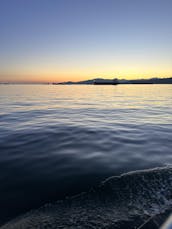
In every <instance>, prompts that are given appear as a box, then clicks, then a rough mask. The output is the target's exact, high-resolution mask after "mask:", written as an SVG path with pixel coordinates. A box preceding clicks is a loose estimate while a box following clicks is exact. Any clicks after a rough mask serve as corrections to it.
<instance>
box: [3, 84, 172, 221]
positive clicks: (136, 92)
mask: <svg viewBox="0 0 172 229" xmlns="http://www.w3.org/2000/svg"><path fill="white" fill-rule="evenodd" d="M171 139H172V85H118V86H94V85H90V86H86V85H83V86H79V85H76V86H56V85H0V215H1V219H0V222H1V223H2V222H4V221H6V220H8V219H11V218H13V217H14V216H16V215H18V214H20V213H24V212H25V211H27V210H29V209H33V208H36V207H39V206H41V205H42V204H44V203H47V202H53V201H54V200H58V199H62V198H64V197H65V196H66V195H69V196H71V195H73V194H78V193H80V192H81V191H86V190H89V189H90V188H91V187H93V186H96V185H97V184H98V183H99V182H100V181H101V180H103V179H105V178H107V177H109V176H112V175H120V174H121V173H124V172H128V171H134V170H140V169H147V168H153V167H156V166H164V165H166V164H172V141H171Z"/></svg>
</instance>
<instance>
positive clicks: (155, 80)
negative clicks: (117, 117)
mask: <svg viewBox="0 0 172 229" xmlns="http://www.w3.org/2000/svg"><path fill="white" fill-rule="evenodd" d="M95 80H112V79H103V78H96V79H91V80H84V81H78V82H73V81H66V82H58V83H57V82H47V83H43V82H42V83H41V82H39V83H38V82H35V83H34V82H0V85H93V84H94V81H95ZM117 80H118V83H117V84H172V77H169V78H151V79H134V80H126V79H117ZM100 85H101V84H100Z"/></svg>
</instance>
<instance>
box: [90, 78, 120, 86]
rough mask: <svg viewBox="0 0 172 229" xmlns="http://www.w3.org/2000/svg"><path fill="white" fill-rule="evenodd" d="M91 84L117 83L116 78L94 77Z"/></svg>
mask: <svg viewBox="0 0 172 229" xmlns="http://www.w3.org/2000/svg"><path fill="white" fill-rule="evenodd" d="M93 84H95V85H117V84H119V82H118V79H112V80H108V79H107V80H106V79H95V80H94V82H93Z"/></svg>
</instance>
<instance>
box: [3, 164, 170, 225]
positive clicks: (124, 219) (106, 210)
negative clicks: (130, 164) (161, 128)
mask: <svg viewBox="0 0 172 229" xmlns="http://www.w3.org/2000/svg"><path fill="white" fill-rule="evenodd" d="M171 208H172V167H171V166H168V167H162V168H155V169H149V170H143V171H135V172H129V173H126V174H123V175H121V176H114V177H110V178H109V179H107V180H105V181H104V182H102V183H101V184H100V186H99V187H97V188H95V189H93V190H91V191H89V192H87V193H82V194H80V195H77V196H74V197H72V198H66V199H65V200H63V201H58V202H56V203H54V204H47V205H44V206H43V207H41V208H39V209H37V210H33V211H30V212H28V213H26V214H25V215H22V216H20V217H18V218H16V219H15V220H12V221H11V222H9V223H7V224H5V225H4V226H2V227H1V228H2V229H6V228H8V229H10V228H14V229H17V228H100V229H101V228H108V229H110V228H128V229H130V228H133V229H134V228H137V227H138V228H139V226H140V225H142V224H144V222H146V221H147V220H148V219H149V218H152V217H155V216H156V215H161V214H162V215H163V214H164V212H167V211H168V212H169V211H170V209H171ZM161 223H162V222H161Z"/></svg>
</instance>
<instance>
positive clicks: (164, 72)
mask: <svg viewBox="0 0 172 229" xmlns="http://www.w3.org/2000/svg"><path fill="white" fill-rule="evenodd" d="M171 76H172V0H0V81H42V82H44V81H47V82H52V81H56V82H59V81H66V80H74V81H77V80H84V79H91V78H96V77H104V78H114V77H118V78H150V77H171Z"/></svg>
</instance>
